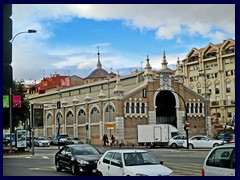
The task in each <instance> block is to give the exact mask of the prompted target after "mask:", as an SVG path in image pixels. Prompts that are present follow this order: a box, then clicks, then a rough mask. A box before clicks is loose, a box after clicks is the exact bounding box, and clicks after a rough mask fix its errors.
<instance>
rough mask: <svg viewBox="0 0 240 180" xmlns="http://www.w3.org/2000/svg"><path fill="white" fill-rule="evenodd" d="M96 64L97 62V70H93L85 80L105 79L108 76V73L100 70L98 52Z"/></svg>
mask: <svg viewBox="0 0 240 180" xmlns="http://www.w3.org/2000/svg"><path fill="white" fill-rule="evenodd" d="M97 54H98V62H97V69H95V70H93V72H91V74H90V75H88V76H87V77H86V78H85V79H88V78H106V77H107V75H108V72H107V71H106V70H104V69H102V64H101V62H100V53H99V51H98V53H97Z"/></svg>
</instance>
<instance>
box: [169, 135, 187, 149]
mask: <svg viewBox="0 0 240 180" xmlns="http://www.w3.org/2000/svg"><path fill="white" fill-rule="evenodd" d="M185 140H186V136H184V135H177V136H174V137H172V138H171V139H169V142H168V146H169V147H171V148H179V147H183V143H184V141H185Z"/></svg>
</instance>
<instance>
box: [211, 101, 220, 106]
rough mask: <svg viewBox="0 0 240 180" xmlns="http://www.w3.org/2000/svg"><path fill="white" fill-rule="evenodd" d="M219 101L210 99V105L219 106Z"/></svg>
mask: <svg viewBox="0 0 240 180" xmlns="http://www.w3.org/2000/svg"><path fill="white" fill-rule="evenodd" d="M219 105H220V102H219V101H211V106H219Z"/></svg>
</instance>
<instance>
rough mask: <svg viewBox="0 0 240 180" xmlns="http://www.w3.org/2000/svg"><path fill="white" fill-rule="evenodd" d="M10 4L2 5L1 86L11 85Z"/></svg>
mask: <svg viewBox="0 0 240 180" xmlns="http://www.w3.org/2000/svg"><path fill="white" fill-rule="evenodd" d="M11 15H12V4H4V5H3V87H4V88H11V87H12V82H13V80H12V79H13V78H12V66H11V63H12V43H11V42H10V41H11V39H12V19H11V18H10V17H11Z"/></svg>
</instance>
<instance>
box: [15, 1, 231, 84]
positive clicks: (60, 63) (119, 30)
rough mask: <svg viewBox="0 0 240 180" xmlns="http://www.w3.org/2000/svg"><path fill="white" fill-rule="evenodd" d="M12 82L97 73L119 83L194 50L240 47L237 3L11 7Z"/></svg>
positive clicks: (171, 66) (34, 5) (25, 5)
mask: <svg viewBox="0 0 240 180" xmlns="http://www.w3.org/2000/svg"><path fill="white" fill-rule="evenodd" d="M11 18H12V20H13V37H14V35H16V34H17V33H19V32H26V31H27V30H29V29H34V30H36V31H37V33H31V34H30V33H29V34H28V33H22V34H19V35H17V36H16V37H15V38H14V40H13V42H12V45H13V57H12V67H13V80H20V79H23V80H25V82H26V83H30V84H32V83H34V80H36V82H39V81H40V80H41V79H42V78H43V77H50V76H51V75H52V74H55V73H57V74H60V75H66V76H69V75H70V76H72V75H77V76H79V77H82V78H85V77H87V76H88V75H89V74H90V73H91V72H92V71H93V70H94V69H96V68H97V60H98V56H97V53H98V50H99V52H100V61H101V63H102V68H103V69H105V70H106V71H108V72H111V71H112V72H114V73H117V74H118V73H119V74H120V75H121V76H124V75H127V74H130V73H131V71H134V70H136V69H138V70H144V67H145V65H146V58H147V55H148V56H149V59H150V65H151V66H152V68H153V70H159V69H160V68H161V62H162V57H163V52H164V51H165V53H166V58H167V61H168V65H169V67H170V68H172V69H174V68H175V67H176V62H177V59H178V58H179V59H180V60H183V59H184V58H186V55H187V54H188V53H189V52H190V51H191V49H192V48H198V49H199V48H202V47H206V46H208V45H209V43H213V44H219V43H222V42H223V41H224V40H225V39H228V38H232V39H234V40H235V5H234V4H176V5H174V4H121V5H120V4H13V7H12V16H11Z"/></svg>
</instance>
